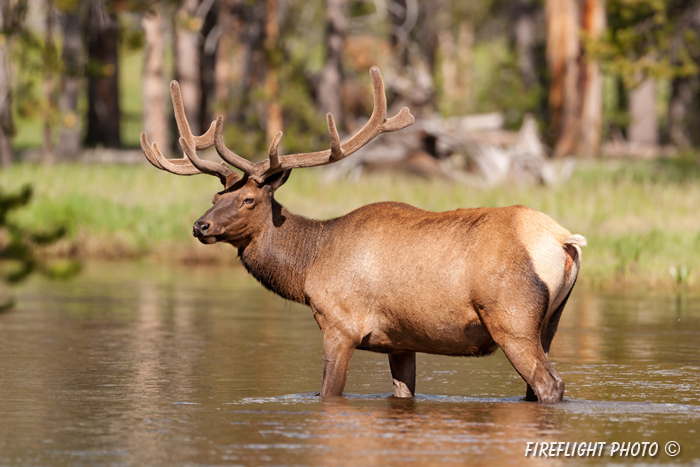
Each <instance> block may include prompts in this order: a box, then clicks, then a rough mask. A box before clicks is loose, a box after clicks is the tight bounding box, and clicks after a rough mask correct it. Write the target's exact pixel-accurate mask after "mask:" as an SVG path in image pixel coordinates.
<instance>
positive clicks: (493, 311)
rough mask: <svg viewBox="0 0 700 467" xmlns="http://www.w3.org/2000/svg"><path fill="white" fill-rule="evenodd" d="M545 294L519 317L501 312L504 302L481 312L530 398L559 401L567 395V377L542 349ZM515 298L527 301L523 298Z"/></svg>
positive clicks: (542, 400)
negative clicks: (557, 368) (525, 385)
mask: <svg viewBox="0 0 700 467" xmlns="http://www.w3.org/2000/svg"><path fill="white" fill-rule="evenodd" d="M511 298H514V297H511ZM544 298H545V297H544V296H543V300H542V301H541V303H540V304H539V305H538V304H533V305H532V306H531V307H528V309H526V310H523V312H522V313H518V315H520V316H519V317H520V319H515V320H514V319H512V313H504V312H500V313H499V311H498V310H499V309H501V310H504V305H502V304H501V305H496V304H494V305H493V306H492V307H490V309H488V308H487V309H482V310H481V312H480V313H479V316H480V318H481V320H482V322H483V323H484V325H485V326H486V328H487V329H488V330H489V333H491V337H492V338H493V340H494V341H495V342H496V344H498V346H499V347H500V348H501V349H502V350H503V352H504V353H505V354H506V357H507V358H508V360H509V361H510V363H511V365H513V368H515V370H516V371H517V372H518V373H519V374H520V376H521V377H522V378H523V379H524V380H525V382H526V383H527V385H528V387H529V388H530V389H531V391H532V394H528V395H529V396H530V399H529V400H538V401H540V402H559V401H561V400H562V398H563V397H564V381H562V379H561V378H560V377H559V375H558V374H557V372H556V371H555V370H554V368H553V367H552V365H551V364H550V363H549V359H548V358H547V355H545V352H544V350H543V349H542V341H541V326H542V321H543V319H544V318H545V313H546V310H547V304H546V300H545V299H544ZM515 301H516V302H517V303H524V302H526V300H523V299H518V300H515ZM477 309H478V308H477ZM534 323H536V324H535V325H533V324H534ZM529 392H530V391H528V393H529ZM533 396H534V397H533Z"/></svg>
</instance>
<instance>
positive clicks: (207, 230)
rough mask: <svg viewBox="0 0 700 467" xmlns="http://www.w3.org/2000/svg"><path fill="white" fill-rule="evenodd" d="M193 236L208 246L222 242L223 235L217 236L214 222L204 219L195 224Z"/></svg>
mask: <svg viewBox="0 0 700 467" xmlns="http://www.w3.org/2000/svg"><path fill="white" fill-rule="evenodd" d="M192 235H194V236H195V237H197V240H199V241H200V242H202V243H204V244H207V245H210V244H212V243H216V242H218V241H219V240H221V238H220V237H221V235H217V233H215V229H214V228H213V225H212V222H211V221H207V220H202V219H199V220H197V222H195V223H194V226H193V227H192Z"/></svg>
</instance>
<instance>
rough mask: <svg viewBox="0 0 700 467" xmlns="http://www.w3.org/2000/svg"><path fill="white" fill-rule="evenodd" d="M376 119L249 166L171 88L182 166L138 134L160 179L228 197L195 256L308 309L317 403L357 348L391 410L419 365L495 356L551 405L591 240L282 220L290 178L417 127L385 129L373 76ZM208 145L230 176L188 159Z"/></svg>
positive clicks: (374, 220) (394, 120) (390, 206)
mask: <svg viewBox="0 0 700 467" xmlns="http://www.w3.org/2000/svg"><path fill="white" fill-rule="evenodd" d="M370 75H371V78H372V84H373V91H374V110H373V111H372V115H371V117H370V119H369V121H368V122H367V123H366V124H365V125H364V126H363V127H362V129H360V131H359V132H358V133H357V134H355V135H354V136H352V137H351V138H350V139H348V140H347V141H346V142H345V143H342V144H341V143H340V140H339V137H338V132H337V130H336V127H335V123H334V121H333V116H332V115H331V114H330V113H329V114H327V123H328V131H329V133H330V149H326V150H325V151H319V152H311V153H303V154H289V155H279V154H278V145H279V142H280V138H281V136H282V133H281V132H279V133H277V135H276V136H275V138H274V140H273V141H272V144H271V145H270V149H269V157H268V158H266V159H265V160H263V161H261V162H257V163H253V162H250V161H249V160H247V159H244V158H243V157H241V156H239V155H237V154H235V153H234V152H232V151H231V150H230V149H228V148H227V147H226V146H225V145H224V142H223V135H222V134H223V117H221V116H219V117H218V118H217V119H216V121H214V122H212V124H211V126H210V128H209V129H208V130H207V131H206V132H205V133H204V134H203V135H201V136H195V135H193V134H192V132H191V130H190V127H189V124H188V122H187V120H186V118H185V112H184V108H183V104H182V99H181V96H180V90H179V87H178V84H177V82H175V81H173V82H172V83H171V87H170V90H171V94H172V100H173V107H174V113H175V118H176V120H177V127H178V130H179V132H180V135H181V136H180V139H179V142H180V145H181V146H182V149H183V151H184V155H185V157H183V158H177V159H167V158H165V157H164V156H163V155H162V153H161V152H160V151H159V149H158V146H157V145H156V144H155V143H153V144H152V145H151V144H149V142H148V138H147V136H146V134H145V133H142V134H141V147H142V148H143V151H144V154H145V156H146V158H147V159H148V161H149V162H150V163H151V164H153V165H154V166H155V167H157V168H159V169H162V170H165V171H167V172H171V173H173V174H177V175H196V174H201V173H204V174H209V175H214V176H216V177H218V178H219V180H221V183H222V184H223V185H224V189H223V190H222V191H220V192H218V193H217V194H216V195H214V199H213V206H212V207H211V208H210V209H209V210H208V211H207V212H205V213H204V215H202V217H200V218H199V219H198V220H197V221H196V222H195V223H194V228H193V233H194V236H195V237H197V238H198V239H199V241H201V242H202V243H205V244H211V243H216V242H225V243H229V244H231V245H233V246H234V247H236V248H237V249H238V256H239V257H240V259H241V261H242V263H243V265H244V266H245V268H246V269H247V270H248V272H249V273H250V274H252V275H253V276H254V277H255V278H256V279H257V280H258V281H260V283H262V285H263V286H265V287H267V288H268V289H270V290H272V291H273V292H275V293H277V294H278V295H280V296H282V297H284V298H285V299H288V300H293V301H295V302H299V303H303V304H305V305H308V306H309V307H311V310H312V312H313V315H314V318H315V319H316V322H317V323H318V325H319V327H320V328H321V330H322V331H323V381H322V386H321V393H320V394H321V396H324V397H326V396H340V395H342V392H343V387H344V386H345V381H346V378H347V374H348V367H349V364H350V358H351V356H352V354H353V351H354V350H355V349H361V350H369V351H372V352H379V353H385V354H387V355H388V356H389V365H390V368H391V374H392V378H393V384H394V395H395V396H396V397H412V396H413V395H414V393H415V377H416V360H415V358H416V357H415V354H416V352H426V353H433V354H441V355H454V356H481V355H487V354H491V353H493V352H494V351H495V350H496V349H497V348H498V347H500V348H501V349H503V352H504V353H505V355H506V356H507V358H508V360H510V362H511V363H512V365H513V367H514V368H515V369H516V370H517V371H518V373H519V374H520V376H521V377H522V378H523V379H524V380H525V382H526V383H527V391H526V399H527V400H533V401H534V400H539V401H541V402H556V401H560V400H561V399H562V397H563V393H564V383H563V381H562V380H561V378H560V377H559V375H558V374H557V373H556V371H555V370H554V368H553V367H552V365H551V364H550V362H549V359H548V352H549V348H550V344H551V342H552V338H553V337H554V333H555V332H556V329H557V324H558V322H559V317H560V316H561V313H562V310H563V309H564V306H565V304H566V301H567V299H568V297H569V294H570V293H571V290H572V288H573V286H574V283H575V281H576V278H577V276H578V272H579V268H580V264H581V247H582V246H584V245H585V244H586V240H585V238H584V237H582V236H581V235H572V234H571V233H570V232H569V231H568V230H566V229H564V228H563V227H561V226H560V225H559V224H557V223H556V222H555V221H554V220H552V219H551V218H550V217H548V216H546V215H545V214H542V213H540V212H537V211H534V210H532V209H529V208H526V207H524V206H511V207H504V208H473V209H457V210H454V211H449V212H439V213H436V212H429V211H424V210H421V209H418V208H415V207H413V206H409V205H407V204H403V203H395V202H384V203H376V204H370V205H367V206H363V207H361V208H359V209H357V210H355V211H353V212H351V213H349V214H347V215H345V216H342V217H339V218H337V219H330V220H323V221H318V220H311V219H307V218H305V217H302V216H298V215H296V214H293V213H291V212H289V211H288V210H286V209H285V208H284V207H282V206H281V205H280V204H279V203H278V202H277V201H276V200H275V197H274V195H275V191H276V190H277V189H279V188H280V187H281V186H282V185H283V184H284V183H285V182H286V181H287V178H288V177H289V174H290V172H291V170H292V169H295V168H301V167H314V166H320V165H325V164H330V163H333V162H337V161H339V160H341V159H343V158H344V157H347V156H349V155H351V154H352V153H354V152H355V151H357V150H358V149H360V148H361V147H362V146H364V145H366V144H367V143H369V142H370V141H372V140H373V139H374V138H376V137H377V136H379V135H380V134H381V133H384V132H389V131H396V130H400V129H402V128H405V127H406V126H408V125H410V124H411V123H413V122H414V117H413V115H411V113H410V111H409V110H408V108H405V107H404V108H403V109H401V111H400V112H399V113H398V114H397V115H395V116H393V117H391V118H388V119H387V118H385V116H386V97H385V94H384V84H383V82H382V77H381V74H380V72H379V69H378V68H376V67H373V68H372V69H371V70H370ZM211 146H214V147H215V148H216V151H217V152H218V154H219V156H220V157H221V158H222V159H223V160H224V161H225V162H226V163H228V164H230V165H231V166H233V167H234V168H236V169H238V170H240V171H241V172H242V173H243V175H242V176H239V175H238V174H236V173H235V172H234V171H233V170H232V169H231V168H230V167H229V165H227V164H226V163H221V164H219V163H216V162H213V161H210V160H205V159H201V158H199V157H198V156H197V150H198V149H205V148H209V147H211Z"/></svg>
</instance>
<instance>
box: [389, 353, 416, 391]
mask: <svg viewBox="0 0 700 467" xmlns="http://www.w3.org/2000/svg"><path fill="white" fill-rule="evenodd" d="M389 366H390V367H391V377H392V378H393V380H394V397H403V398H410V397H413V396H414V395H415V392H416V353H415V352H400V353H395V354H389Z"/></svg>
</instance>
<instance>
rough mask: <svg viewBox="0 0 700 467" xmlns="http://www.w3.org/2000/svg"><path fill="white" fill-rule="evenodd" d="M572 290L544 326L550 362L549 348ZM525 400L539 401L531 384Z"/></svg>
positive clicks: (546, 350)
mask: <svg viewBox="0 0 700 467" xmlns="http://www.w3.org/2000/svg"><path fill="white" fill-rule="evenodd" d="M572 290H573V286H572V287H571V288H570V289H569V292H568V293H567V294H566V297H564V300H563V301H562V302H561V303H560V304H559V306H558V307H557V309H556V310H555V311H554V313H552V315H551V316H550V317H549V320H548V321H547V322H546V323H544V325H543V326H542V339H541V341H542V350H543V351H544V354H545V357H547V360H548V361H549V348H550V347H551V346H552V340H553V339H554V334H556V332H557V328H558V326H559V319H560V318H561V314H562V312H563V311H564V307H565V306H566V302H567V301H568V300H569V295H571V291H572ZM562 384H563V383H562ZM525 400H527V401H537V396H536V395H535V391H534V390H533V389H532V387H530V385H529V384H528V385H527V391H526V392H525Z"/></svg>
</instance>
